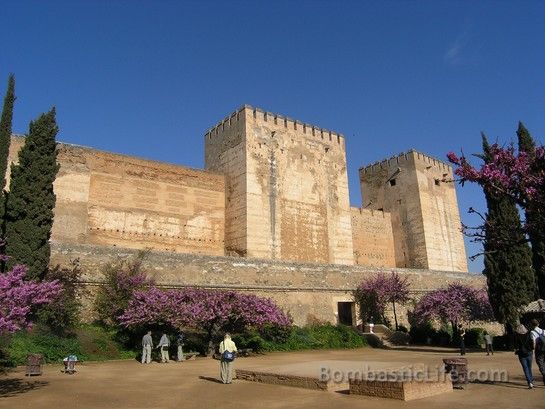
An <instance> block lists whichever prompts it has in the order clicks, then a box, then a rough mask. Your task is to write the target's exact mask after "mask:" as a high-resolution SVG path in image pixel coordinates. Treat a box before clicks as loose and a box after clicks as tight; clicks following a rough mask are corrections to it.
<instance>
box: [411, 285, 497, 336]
mask: <svg viewBox="0 0 545 409" xmlns="http://www.w3.org/2000/svg"><path fill="white" fill-rule="evenodd" d="M413 316H414V317H415V319H416V321H417V323H419V324H424V323H426V322H430V321H434V320H438V321H441V322H443V323H445V324H448V323H450V324H451V325H452V329H453V331H454V332H455V333H456V331H457V329H458V324H460V323H462V322H464V323H468V322H471V321H477V320H479V321H491V320H493V319H494V313H493V311H492V307H491V306H490V302H489V300H488V294H487V293H486V290H485V289H475V288H472V287H469V286H467V285H463V284H450V285H449V286H448V287H446V288H440V289H437V290H434V291H432V292H429V293H427V294H426V295H424V296H423V297H422V298H421V299H420V301H419V302H418V303H417V304H416V306H415V309H414V312H413Z"/></svg>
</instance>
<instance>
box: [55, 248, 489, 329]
mask: <svg viewBox="0 0 545 409" xmlns="http://www.w3.org/2000/svg"><path fill="white" fill-rule="evenodd" d="M52 253H53V256H52V264H61V265H66V264H68V263H69V262H70V260H71V259H74V258H79V259H80V260H81V265H82V268H83V270H84V271H85V272H86V275H85V280H86V282H87V283H88V284H89V285H99V284H100V275H99V274H97V273H98V272H99V271H100V270H101V267H102V266H103V265H104V264H105V263H107V262H108V261H111V260H114V259H115V258H116V257H121V258H129V257H133V256H134V255H135V254H136V250H131V249H120V248H112V247H106V246H93V245H87V244H72V245H70V244H59V243H53V244H52ZM144 269H145V270H146V271H147V272H149V273H150V275H151V276H153V277H154V279H155V280H156V281H157V282H158V283H159V284H160V285H163V286H165V287H169V288H175V287H183V286H199V287H205V288H215V289H232V290H239V291H245V292H251V293H254V294H256V295H260V296H264V297H269V298H272V299H273V300H275V301H276V302H277V303H278V304H279V305H280V306H282V308H284V309H285V310H286V311H289V313H290V314H291V316H292V317H293V319H294V322H295V323H296V324H297V325H304V324H306V323H307V322H308V320H311V321H312V320H315V319H318V320H323V321H329V322H333V323H336V322H338V316H337V307H338V306H337V303H338V302H352V301H353V296H352V292H353V290H355V289H356V287H357V286H358V284H359V283H360V282H361V281H362V280H363V279H364V278H366V277H370V276H372V275H374V274H377V273H379V272H390V271H397V272H398V273H399V274H401V275H403V276H408V277H409V278H410V280H411V283H412V290H411V291H412V293H413V295H414V296H415V297H418V296H420V295H421V294H423V293H424V292H426V291H430V290H432V289H435V288H438V287H442V286H445V285H447V284H449V283H453V282H464V283H466V284H469V285H471V286H475V287H479V288H480V287H482V286H483V283H484V281H483V279H482V276H480V275H479V276H477V275H473V274H466V273H456V272H449V271H433V270H418V269H399V268H394V269H388V268H373V267H364V266H357V265H352V266H348V265H340V264H335V265H333V264H320V263H300V262H290V261H278V260H275V261H273V260H264V259H249V258H240V257H225V256H205V255H198V254H177V253H172V252H158V251H153V252H151V253H150V254H149V255H148V256H147V258H146V260H145V263H144ZM404 321H405V319H404V318H402V322H404ZM353 322H354V323H356V316H355V315H354V317H353Z"/></svg>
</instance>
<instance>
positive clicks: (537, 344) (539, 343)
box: [530, 319, 545, 385]
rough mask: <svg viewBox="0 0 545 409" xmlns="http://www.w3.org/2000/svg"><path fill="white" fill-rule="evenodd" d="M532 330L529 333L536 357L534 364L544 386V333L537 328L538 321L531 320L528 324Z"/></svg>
mask: <svg viewBox="0 0 545 409" xmlns="http://www.w3.org/2000/svg"><path fill="white" fill-rule="evenodd" d="M530 324H531V325H532V327H533V328H534V329H533V330H532V331H531V334H532V341H533V342H534V351H535V356H536V364H537V367H538V368H539V372H541V376H543V384H544V385H545V331H544V330H542V329H541V328H539V321H538V320H535V319H534V320H532V321H531V322H530Z"/></svg>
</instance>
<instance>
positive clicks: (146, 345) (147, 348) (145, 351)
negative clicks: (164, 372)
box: [142, 331, 153, 364]
mask: <svg viewBox="0 0 545 409" xmlns="http://www.w3.org/2000/svg"><path fill="white" fill-rule="evenodd" d="M152 348H153V338H152V337H151V331H148V332H147V334H146V335H144V336H143V337H142V363H143V364H149V363H150V362H151V349H152Z"/></svg>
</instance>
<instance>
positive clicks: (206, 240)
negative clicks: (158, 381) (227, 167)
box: [10, 137, 225, 255]
mask: <svg viewBox="0 0 545 409" xmlns="http://www.w3.org/2000/svg"><path fill="white" fill-rule="evenodd" d="M23 144H24V138H21V137H13V138H12V143H11V147H10V159H11V160H12V161H13V162H16V160H17V154H18V152H19V149H20V148H21V147H22V145H23ZM57 160H58V162H59V163H60V165H61V166H60V170H59V172H58V174H57V179H56V180H55V183H54V186H53V187H54V191H55V195H56V206H55V211H54V213H55V219H54V223H53V229H52V236H51V240H52V241H54V242H59V243H81V244H96V245H104V246H113V247H121V248H134V249H144V248H150V249H154V250H162V251H174V252H189V253H198V254H213V255H223V254H224V250H223V249H224V213H225V193H224V189H225V188H224V184H225V181H224V180H225V178H224V176H223V175H220V174H215V173H212V172H206V171H202V170H195V169H189V168H184V167H181V166H175V165H169V164H165V163H160V162H154V161H150V160H143V159H138V158H134V157H129V156H124V155H117V154H112V153H108V152H102V151H98V150H96V149H90V148H85V147H81V146H75V145H67V144H62V143H59V144H58V159H57Z"/></svg>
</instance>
